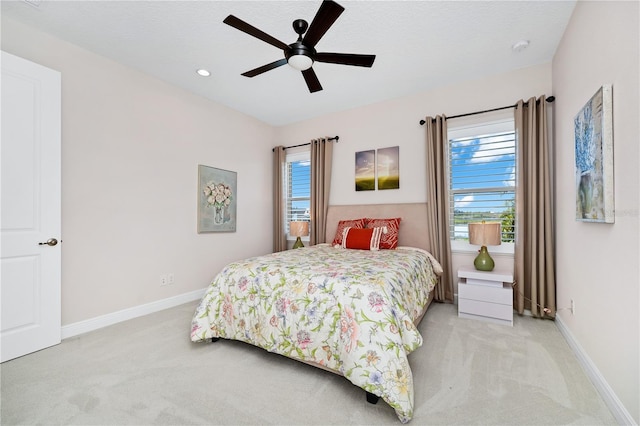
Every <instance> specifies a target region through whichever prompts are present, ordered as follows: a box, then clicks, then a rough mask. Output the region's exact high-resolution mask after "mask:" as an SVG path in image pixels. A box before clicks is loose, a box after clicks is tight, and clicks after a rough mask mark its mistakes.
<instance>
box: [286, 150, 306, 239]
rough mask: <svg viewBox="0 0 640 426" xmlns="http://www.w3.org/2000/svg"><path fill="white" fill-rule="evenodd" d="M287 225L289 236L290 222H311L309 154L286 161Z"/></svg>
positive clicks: (296, 154)
mask: <svg viewBox="0 0 640 426" xmlns="http://www.w3.org/2000/svg"><path fill="white" fill-rule="evenodd" d="M286 167H287V170H286V179H285V185H286V190H285V194H286V208H287V212H286V217H285V220H286V223H285V229H286V230H287V234H289V222H291V221H300V220H303V221H304V220H306V221H309V220H310V214H309V208H310V207H311V162H310V155H309V152H308V151H307V152H299V153H295V154H291V155H287V161H286Z"/></svg>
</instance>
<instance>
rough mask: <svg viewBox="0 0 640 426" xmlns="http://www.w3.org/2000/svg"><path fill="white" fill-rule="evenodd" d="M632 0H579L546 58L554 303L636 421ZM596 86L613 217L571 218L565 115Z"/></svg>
mask: <svg viewBox="0 0 640 426" xmlns="http://www.w3.org/2000/svg"><path fill="white" fill-rule="evenodd" d="M638 5H639V3H638V2H578V4H577V5H576V8H575V11H574V13H573V16H572V18H571V21H570V22H569V25H568V26H567V29H566V32H565V34H564V36H563V39H562V42H561V43H560V46H559V48H558V50H557V52H556V54H555V57H554V60H553V89H554V92H555V94H556V95H557V97H558V99H557V101H556V104H557V105H556V109H555V114H556V115H555V123H556V126H555V139H556V147H557V148H556V155H557V157H556V173H557V174H556V176H557V187H556V191H557V207H556V229H557V235H556V240H557V253H558V254H557V296H558V306H559V307H568V306H570V300H571V299H573V300H574V301H575V306H576V309H575V314H574V315H571V313H570V311H569V310H564V311H560V312H559V313H558V315H559V316H560V317H561V321H562V323H564V324H565V325H566V327H567V328H568V329H569V331H570V333H571V334H573V336H574V337H575V339H576V341H577V342H578V343H579V344H580V346H582V348H583V349H584V351H585V352H586V354H587V356H588V357H589V358H590V359H591V361H592V362H593V364H595V366H596V368H597V369H598V370H599V372H600V373H601V374H602V376H603V377H604V379H605V380H606V382H607V383H608V385H609V386H610V387H611V388H612V389H613V391H614V392H615V394H616V395H617V397H618V398H619V399H620V400H621V402H622V403H623V404H624V407H625V408H626V410H627V411H628V412H629V413H630V415H631V416H633V419H634V421H635V423H636V424H637V423H638V422H639V421H640V407H639V403H640V390H639V385H638V383H639V376H640V372H639V369H638V364H639V363H640V354H639V352H638V341H639V337H640V336H639V334H640V331H639V323H640V317H639V315H638V312H639V311H640V300H639V297H640V294H639V291H638V288H639V287H640V286H639V276H640V275H639V273H640V270H639V267H638V264H639V258H640V249H639V246H638V245H639V240H640V239H639V236H640V234H639V231H640V228H639V206H640V205H639V201H638V200H639V197H638V196H639V191H640V183H639V172H638V164H640V161H639V160H640V149H639V137H638V135H639V134H640V126H639V124H638V123H639V117H640V110H639V106H638V104H639V102H638V97H639V93H640V88H639V85H638V80H639V76H640V70H639V69H638V64H639V61H640V55H639V54H638V51H639V44H638V40H639V38H640V34H639V32H638V27H639V22H638V21H639V18H638V17H639V12H640V11H639V6H638ZM603 84H612V85H613V138H614V168H615V173H614V181H615V224H613V225H611V224H597V223H584V222H578V221H576V220H575V179H574V172H573V170H574V169H573V167H574V138H573V119H574V117H575V115H576V114H577V112H578V111H579V110H580V108H582V106H583V105H584V104H585V103H586V102H587V101H588V100H589V99H590V98H591V96H593V94H594V93H595V92H596V90H598V88H599V87H600V86H602V85H603Z"/></svg>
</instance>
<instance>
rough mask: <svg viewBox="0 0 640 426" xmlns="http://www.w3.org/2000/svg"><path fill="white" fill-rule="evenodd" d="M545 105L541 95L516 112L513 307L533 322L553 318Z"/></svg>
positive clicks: (550, 186)
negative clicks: (526, 313)
mask: <svg viewBox="0 0 640 426" xmlns="http://www.w3.org/2000/svg"><path fill="white" fill-rule="evenodd" d="M546 104H547V103H546V102H545V97H544V96H542V97H540V99H538V100H537V101H536V99H535V98H531V99H529V101H527V102H524V101H522V100H520V101H519V102H518V103H517V105H516V109H515V117H514V118H515V126H516V150H517V156H518V169H517V174H516V179H517V183H516V223H517V229H516V242H515V265H514V275H515V280H516V285H515V289H514V292H515V295H514V299H515V308H516V311H517V312H518V313H519V314H522V313H524V310H525V309H530V310H531V314H532V315H533V316H534V317H547V318H554V317H555V314H556V282H555V244H554V240H553V226H554V225H553V213H552V212H553V204H552V203H553V193H552V191H553V182H552V177H553V176H552V167H551V165H552V158H551V157H552V150H551V144H550V141H549V138H548V127H547V105H546Z"/></svg>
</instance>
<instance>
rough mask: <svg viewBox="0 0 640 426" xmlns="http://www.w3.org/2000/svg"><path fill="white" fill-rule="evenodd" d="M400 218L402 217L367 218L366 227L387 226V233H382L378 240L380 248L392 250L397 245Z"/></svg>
mask: <svg viewBox="0 0 640 426" xmlns="http://www.w3.org/2000/svg"><path fill="white" fill-rule="evenodd" d="M401 220H402V218H399V217H395V218H389V219H369V220H368V222H367V228H382V227H386V228H387V233H386V234H383V235H382V239H381V240H380V249H381V250H393V249H395V248H397V247H398V232H399V231H400V221H401Z"/></svg>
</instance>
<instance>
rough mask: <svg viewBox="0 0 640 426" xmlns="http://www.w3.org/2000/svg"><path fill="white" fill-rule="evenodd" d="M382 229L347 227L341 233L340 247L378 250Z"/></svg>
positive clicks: (382, 233) (383, 230)
mask: <svg viewBox="0 0 640 426" xmlns="http://www.w3.org/2000/svg"><path fill="white" fill-rule="evenodd" d="M384 232H385V229H384V228H365V229H357V228H351V227H349V226H347V227H346V228H344V231H343V239H342V247H344V248H348V249H356V250H378V249H379V248H380V237H381V236H382V235H384Z"/></svg>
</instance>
